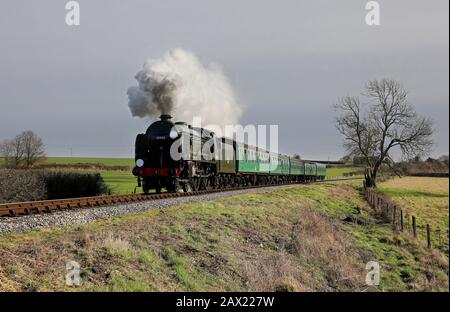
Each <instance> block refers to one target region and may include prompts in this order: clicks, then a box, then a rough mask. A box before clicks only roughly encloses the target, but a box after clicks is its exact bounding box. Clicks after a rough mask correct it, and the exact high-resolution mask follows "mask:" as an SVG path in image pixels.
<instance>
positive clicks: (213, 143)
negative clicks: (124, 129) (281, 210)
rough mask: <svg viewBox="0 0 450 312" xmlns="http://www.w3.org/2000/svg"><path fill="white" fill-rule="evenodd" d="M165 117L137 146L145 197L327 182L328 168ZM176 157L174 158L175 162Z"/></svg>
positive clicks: (137, 169) (135, 170) (136, 171)
mask: <svg viewBox="0 0 450 312" xmlns="http://www.w3.org/2000/svg"><path fill="white" fill-rule="evenodd" d="M171 119H172V117H171V116H170V115H167V114H163V115H161V117H160V120H158V121H155V122H154V123H152V124H151V125H150V126H149V127H148V129H147V131H146V132H145V133H141V134H138V135H137V137H136V143H135V163H136V166H135V167H134V168H133V174H134V175H135V176H136V177H137V180H138V186H142V189H143V191H144V193H149V191H150V190H152V189H155V190H156V192H157V193H159V192H161V190H162V189H163V188H165V189H166V190H167V191H169V192H190V191H196V190H205V189H222V188H230V187H237V186H256V185H274V184H285V183H304V182H312V181H316V180H323V179H324V178H325V174H326V166H325V165H323V164H319V163H314V162H307V161H302V160H300V159H296V158H294V157H289V156H286V155H282V154H276V153H273V152H270V151H267V150H264V149H261V148H258V147H255V146H250V145H247V144H244V143H241V142H236V141H235V140H231V139H228V138H219V137H216V136H215V134H214V133H213V132H211V131H209V130H207V129H203V128H197V127H192V126H190V125H187V124H186V123H184V122H175V123H174V122H172V121H171ZM174 155H175V156H174Z"/></svg>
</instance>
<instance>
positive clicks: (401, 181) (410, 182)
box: [380, 177, 449, 195]
mask: <svg viewBox="0 0 450 312" xmlns="http://www.w3.org/2000/svg"><path fill="white" fill-rule="evenodd" d="M380 187H382V188H398V189H405V190H420V191H424V192H432V193H446V194H447V195H448V189H449V179H448V178H429V177H402V178H395V179H390V180H387V181H385V182H382V183H381V184H380Z"/></svg>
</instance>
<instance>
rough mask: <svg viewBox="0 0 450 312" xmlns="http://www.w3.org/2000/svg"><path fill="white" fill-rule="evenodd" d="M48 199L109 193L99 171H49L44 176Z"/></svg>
mask: <svg viewBox="0 0 450 312" xmlns="http://www.w3.org/2000/svg"><path fill="white" fill-rule="evenodd" d="M45 182H46V183H45V184H46V190H47V198H48V199H60V198H74V197H86V196H97V195H101V194H109V193H110V190H109V188H108V187H107V186H106V184H105V182H104V181H103V178H102V176H101V175H100V174H99V173H75V172H49V173H47V174H46V176H45Z"/></svg>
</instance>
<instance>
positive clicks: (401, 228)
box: [400, 209, 403, 232]
mask: <svg viewBox="0 0 450 312" xmlns="http://www.w3.org/2000/svg"><path fill="white" fill-rule="evenodd" d="M400 230H401V231H402V232H403V209H400Z"/></svg>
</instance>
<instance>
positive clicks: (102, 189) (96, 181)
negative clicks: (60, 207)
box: [0, 169, 110, 203]
mask: <svg viewBox="0 0 450 312" xmlns="http://www.w3.org/2000/svg"><path fill="white" fill-rule="evenodd" d="M109 193H110V190H109V188H108V187H107V186H106V184H105V182H104V181H103V178H102V177H101V175H100V174H99V173H73V172H51V171H45V170H13V169H0V203H11V202H23V201H34V200H43V199H61V198H74V197H86V196H97V195H102V194H109Z"/></svg>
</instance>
